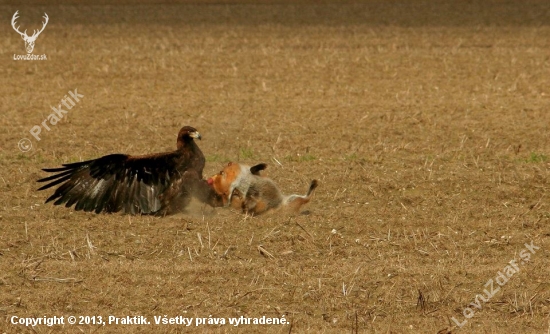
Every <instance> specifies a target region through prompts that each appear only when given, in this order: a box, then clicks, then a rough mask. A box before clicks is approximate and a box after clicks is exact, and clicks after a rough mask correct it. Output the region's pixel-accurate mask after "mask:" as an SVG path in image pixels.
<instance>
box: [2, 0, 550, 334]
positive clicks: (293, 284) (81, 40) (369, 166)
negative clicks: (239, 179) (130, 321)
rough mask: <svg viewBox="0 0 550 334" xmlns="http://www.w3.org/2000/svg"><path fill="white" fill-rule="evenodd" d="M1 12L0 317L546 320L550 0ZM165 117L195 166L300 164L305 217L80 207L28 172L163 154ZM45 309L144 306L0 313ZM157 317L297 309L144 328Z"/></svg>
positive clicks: (420, 326) (299, 324) (543, 323)
mask: <svg viewBox="0 0 550 334" xmlns="http://www.w3.org/2000/svg"><path fill="white" fill-rule="evenodd" d="M0 8H1V11H0V18H1V22H2V26H3V28H2V30H1V42H0V54H1V57H2V58H1V59H2V61H1V66H0V76H1V77H2V78H4V79H3V80H2V83H1V84H0V105H1V106H2V113H3V115H2V118H1V119H0V124H1V128H2V131H0V143H1V147H0V189H1V192H0V202H1V205H0V333H4V332H5V333H50V332H52V331H53V332H56V333H57V332H60V333H121V332H124V333H152V332H155V333H182V332H188V331H196V332H211V333H225V332H243V333H244V332H246V333H249V332H263V333H289V332H291V333H304V332H310V333H345V332H352V333H437V332H439V333H449V332H452V333H505V332H512V331H513V332H515V333H547V332H549V331H550V318H549V314H550V281H549V279H550V278H549V276H550V275H549V274H550V272H549V264H550V261H549V250H550V242H549V239H550V238H549V237H550V227H549V218H550V207H549V205H548V189H549V185H550V179H549V177H550V160H548V159H549V158H548V157H549V156H550V131H549V125H550V111H549V104H550V79H549V78H550V26H549V23H550V4H549V3H548V2H546V1H486V2H483V3H481V4H480V3H479V2H477V1H455V2H450V1H449V2H435V1H404V0H403V1H370V2H364V3H351V2H350V3H340V4H335V3H325V2H309V3H300V4H299V3H295V2H286V3H274V4H273V3H267V2H265V3H264V2H262V3H261V4H260V3H250V2H248V3H241V4H239V3H234V2H226V1H220V2H212V1H210V2H208V3H200V2H195V3H191V2H187V3H186V2H185V1H184V2H180V3H175V2H174V3H170V2H169V1H166V2H163V3H162V4H147V3H146V2H145V1H142V3H141V4H137V5H136V4H134V5H132V4H129V3H126V4H123V5H108V4H104V5H95V6H90V5H82V4H80V2H78V1H73V2H72V4H65V5H60V4H58V2H55V1H51V2H49V1H38V2H35V5H19V4H14V5H1V6H0ZM16 10H19V12H20V19H19V22H20V24H21V26H22V27H26V28H27V29H28V30H29V31H31V30H32V29H36V28H39V27H40V20H41V16H42V15H43V12H46V13H47V14H48V15H49V17H50V22H49V23H48V25H47V27H46V28H45V30H44V32H43V33H42V34H41V35H40V36H39V38H38V39H37V41H36V46H35V50H34V54H38V55H40V54H46V55H47V57H48V59H47V60H45V61H22V60H18V61H16V60H13V54H25V49H24V42H23V40H22V39H21V38H20V37H19V35H18V34H16V33H15V32H14V31H13V29H11V27H10V26H9V22H10V20H11V17H12V15H13V13H14V12H15V11H16ZM75 89H77V91H78V93H79V94H83V95H84V97H83V98H82V99H81V101H80V102H79V103H78V104H77V105H76V106H75V107H73V108H72V109H71V110H70V111H69V112H68V114H67V115H66V116H65V117H64V118H63V120H62V121H61V122H60V123H58V124H57V125H55V126H50V131H48V130H46V129H45V128H42V133H41V140H40V141H37V140H36V139H35V138H34V137H33V136H31V135H30V134H29V130H30V129H31V128H32V127H33V126H35V125H40V123H42V122H43V121H44V120H45V119H46V118H47V117H48V115H49V114H51V113H52V112H53V111H52V110H51V109H50V108H51V106H57V105H58V104H59V103H60V100H61V99H62V98H63V97H64V96H65V95H66V94H68V92H69V91H73V90H75ZM46 124H48V123H46ZM183 125H192V126H195V127H196V128H197V129H198V130H199V131H200V132H201V133H202V135H203V140H202V141H201V142H199V145H200V147H201V149H202V150H203V152H204V154H205V156H206V157H207V160H208V162H207V166H206V170H205V175H211V174H213V173H215V172H217V171H218V170H220V168H221V166H222V165H224V164H225V163H226V162H228V161H240V162H244V163H250V164H253V163H257V162H267V163H268V164H269V168H268V171H267V172H268V175H269V176H270V177H272V178H273V179H274V180H275V181H276V182H277V183H278V184H279V185H280V186H281V187H282V188H283V190H284V191H286V192H303V191H305V190H306V188H307V185H308V183H309V181H310V180H312V179H314V178H317V179H319V181H320V187H319V188H318V190H317V193H316V196H315V198H314V200H313V202H312V203H310V204H309V205H308V206H307V207H306V208H305V209H306V210H307V212H305V214H300V215H282V214H278V213H274V214H269V215H264V216H259V217H245V216H243V215H242V214H240V213H239V212H235V211H232V210H229V209H224V208H217V209H212V208H209V207H205V206H204V205H201V204H200V203H196V202H195V203H193V205H192V207H190V208H189V210H188V211H187V212H183V213H181V214H177V215H174V216H169V217H164V218H159V217H149V216H144V217H141V216H124V215H118V214H111V215H108V214H102V215H96V214H92V213H82V212H74V211H73V210H70V209H66V208H64V207H54V206H52V205H50V204H48V205H44V200H45V199H46V198H47V197H48V196H49V194H50V193H51V191H49V192H37V191H36V190H37V188H38V184H37V183H36V182H35V181H36V180H37V179H38V178H40V177H44V176H45V175H46V174H45V173H44V172H42V171H41V168H46V167H56V166H59V165H60V164H61V163H68V162H73V161H80V160H84V159H89V158H95V157H100V156H102V155H105V154H109V153H117V152H120V153H129V154H145V153H152V152H159V151H166V150H171V149H173V148H174V147H175V140H176V134H177V131H178V130H179V128H180V127H181V126H183ZM22 138H27V139H29V141H30V144H31V145H32V148H31V150H30V151H28V152H21V151H20V150H19V148H18V142H19V141H20V140H21V139H22ZM27 144H28V142H27ZM526 243H527V244H531V243H532V244H533V245H536V246H537V247H539V249H537V250H536V252H535V253H534V254H531V259H530V261H529V262H524V263H520V261H521V260H522V258H521V257H520V255H521V252H522V251H525V249H526V246H525V244H526ZM511 260H516V261H517V262H518V267H519V270H516V272H515V273H513V272H510V269H508V273H509V274H510V275H512V276H511V277H510V278H509V281H508V282H507V283H506V284H503V285H502V286H499V285H498V284H497V283H494V290H496V289H497V287H499V288H500V290H498V291H496V292H495V293H494V295H493V296H492V297H491V298H488V300H487V301H483V300H482V299H480V298H479V297H478V298H477V301H478V307H476V306H472V305H471V303H474V304H475V303H476V295H478V294H479V295H485V294H484V290H485V289H488V287H486V286H485V285H486V283H487V282H488V281H489V280H490V279H493V280H494V282H496V280H495V279H496V277H497V276H498V273H499V271H500V272H503V269H504V268H505V267H506V266H507V265H508V264H509V261H511ZM501 282H502V279H501ZM468 308H469V309H468ZM472 312H474V314H472ZM465 314H466V315H473V316H472V317H471V318H470V319H466V318H465V316H464V315H465ZM54 315H55V316H64V317H65V319H67V317H68V316H71V315H74V316H77V317H78V316H103V319H104V320H106V319H107V317H108V316H109V315H113V316H117V317H124V316H145V317H147V318H148V320H149V321H151V323H152V324H151V325H113V324H110V325H106V326H100V325H68V324H66V325H65V326H54V327H47V326H37V327H34V328H31V327H24V326H20V325H13V324H11V319H12V317H13V316H18V317H43V316H54ZM165 315H166V316H168V317H175V316H183V317H193V318H195V317H206V318H208V317H209V316H212V317H213V318H224V319H228V318H230V317H240V316H244V317H251V318H258V317H262V316H267V317H272V318H281V317H282V316H283V315H284V317H285V319H287V320H288V321H289V322H291V323H292V324H291V325H284V326H283V325H256V326H254V325H248V326H245V325H241V326H238V327H235V326H231V325H229V324H226V325H221V326H220V325H204V326H199V327H195V326H194V325H193V326H191V327H187V328H186V327H184V326H181V325H154V319H153V317H154V316H165ZM453 317H454V318H455V319H456V320H457V321H458V322H462V321H464V320H467V322H466V323H465V324H464V325H463V327H461V328H460V327H458V326H457V325H456V323H455V322H454V321H453V320H451V319H452V318H453ZM226 321H227V320H226Z"/></svg>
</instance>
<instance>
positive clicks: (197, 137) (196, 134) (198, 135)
mask: <svg viewBox="0 0 550 334" xmlns="http://www.w3.org/2000/svg"><path fill="white" fill-rule="evenodd" d="M189 136H190V137H191V138H195V139H198V140H200V139H201V138H202V137H201V134H200V133H199V132H198V131H193V132H189Z"/></svg>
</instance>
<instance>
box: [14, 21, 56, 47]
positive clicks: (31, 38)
mask: <svg viewBox="0 0 550 334" xmlns="http://www.w3.org/2000/svg"><path fill="white" fill-rule="evenodd" d="M18 13H19V11H16V12H15V14H13V17H12V19H11V26H12V27H13V29H14V30H15V31H17V33H18V34H19V35H21V37H22V38H23V40H24V41H25V48H26V49H27V53H32V50H34V42H35V41H36V39H37V38H38V36H39V35H40V34H41V33H42V31H44V28H46V25H47V24H48V20H49V18H48V14H46V13H44V16H43V18H44V19H45V20H46V21H44V22H42V29H40V30H38V31H36V30H34V32H33V34H32V36H29V35H27V30H26V29H25V31H24V32H21V31H19V27H16V26H15V24H16V22H15V21H17V19H18V18H19V16H17V14H18Z"/></svg>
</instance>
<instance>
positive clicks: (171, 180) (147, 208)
mask: <svg viewBox="0 0 550 334" xmlns="http://www.w3.org/2000/svg"><path fill="white" fill-rule="evenodd" d="M193 138H197V139H200V134H199V133H198V132H197V130H195V129H194V128H192V127H190V126H185V127H183V128H182V129H181V130H180V132H179V134H178V140H177V149H176V150H175V151H173V152H167V153H159V154H151V155H144V156H129V155H125V154H111V155H106V156H104V157H101V158H98V159H95V160H89V161H83V162H75V163H71V164H64V165H63V167H61V168H52V169H44V171H46V172H52V173H57V174H55V175H52V176H50V177H46V178H43V179H40V180H38V182H50V183H48V184H46V185H45V186H43V187H42V188H40V189H39V190H43V189H48V188H50V187H53V186H55V185H58V184H60V183H62V185H61V186H60V187H59V188H57V189H56V191H55V192H54V194H53V195H52V196H50V197H49V198H48V199H47V200H46V203H47V202H50V201H53V200H55V202H54V204H55V205H60V204H65V206H66V207H71V206H72V205H75V210H84V211H95V212H96V213H100V212H119V211H122V212H123V213H129V214H167V213H172V212H174V211H178V210H181V209H183V208H185V206H187V204H188V203H189V201H190V200H191V197H192V196H195V197H197V198H198V199H199V200H201V201H202V202H204V203H208V204H210V205H212V206H221V205H222V204H221V198H220V196H219V195H217V194H216V193H215V192H214V191H213V190H212V188H211V187H209V186H208V183H207V182H206V181H205V180H203V179H202V171H203V169H204V164H205V159H204V155H203V154H202V152H201V150H200V149H199V147H198V146H197V144H196V143H195V141H194V140H193Z"/></svg>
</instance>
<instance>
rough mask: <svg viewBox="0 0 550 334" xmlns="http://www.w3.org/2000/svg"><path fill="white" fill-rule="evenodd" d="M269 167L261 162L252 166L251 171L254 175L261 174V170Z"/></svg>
mask: <svg viewBox="0 0 550 334" xmlns="http://www.w3.org/2000/svg"><path fill="white" fill-rule="evenodd" d="M266 168H267V164H264V163H261V164H257V165H254V166H252V167H250V173H252V175H260V171H261V170H264V169H266Z"/></svg>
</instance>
